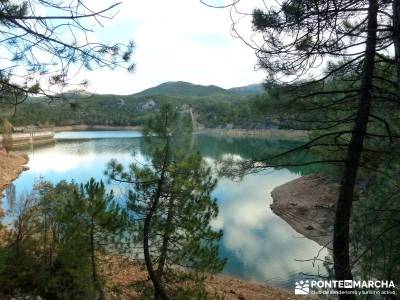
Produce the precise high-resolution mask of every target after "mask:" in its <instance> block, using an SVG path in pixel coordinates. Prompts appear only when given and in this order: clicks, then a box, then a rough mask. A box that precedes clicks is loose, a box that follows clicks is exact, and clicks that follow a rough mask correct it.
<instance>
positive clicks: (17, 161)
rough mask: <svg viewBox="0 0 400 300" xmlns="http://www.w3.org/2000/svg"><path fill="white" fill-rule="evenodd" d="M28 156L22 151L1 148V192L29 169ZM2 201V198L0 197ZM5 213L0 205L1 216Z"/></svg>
mask: <svg viewBox="0 0 400 300" xmlns="http://www.w3.org/2000/svg"><path fill="white" fill-rule="evenodd" d="M28 160H29V159H28V156H27V155H25V154H20V153H15V152H11V153H8V154H7V153H6V152H5V151H4V150H0V194H1V195H2V193H3V191H4V189H5V188H7V186H9V185H10V184H11V182H12V181H13V180H15V179H16V178H17V177H18V176H19V174H21V173H22V172H23V171H25V170H27V167H26V166H25V165H26V163H27V162H28ZM0 201H1V198H0ZM2 215H3V210H2V209H1V207H0V216H2Z"/></svg>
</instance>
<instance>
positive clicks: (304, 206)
mask: <svg viewBox="0 0 400 300" xmlns="http://www.w3.org/2000/svg"><path fill="white" fill-rule="evenodd" d="M338 189H339V184H338V183H336V182H333V181H332V180H330V179H328V178H326V177H320V176H304V177H300V178H298V179H295V180H292V181H290V182H288V183H285V184H283V185H281V186H278V187H276V188H275V189H273V190H272V192H271V196H272V199H273V203H272V204H271V209H272V211H273V212H274V213H275V214H276V215H278V216H279V217H281V218H282V219H284V220H285V221H286V222H287V223H288V224H289V225H290V226H291V227H292V228H293V229H294V230H296V231H297V232H298V233H300V234H302V235H304V236H305V237H307V238H309V239H311V240H313V241H316V242H317V243H318V244H320V245H321V246H326V247H327V248H328V249H332V235H333V224H334V218H335V205H336V200H337V195H338Z"/></svg>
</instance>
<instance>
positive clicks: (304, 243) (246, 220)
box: [3, 131, 328, 289]
mask: <svg viewBox="0 0 400 300" xmlns="http://www.w3.org/2000/svg"><path fill="white" fill-rule="evenodd" d="M193 138H194V142H195V144H196V145H197V147H198V149H199V150H200V153H201V154H202V156H203V158H204V159H205V160H206V161H207V162H208V163H209V164H210V165H213V163H214V162H215V159H216V158H217V157H218V156H221V155H225V154H230V155H235V156H237V157H238V158H255V157H257V156H259V155H262V153H264V152H265V151H268V150H269V149H272V148H277V147H278V148H282V147H288V146H290V143H289V142H282V141H277V140H261V139H248V138H222V137H208V136H201V135H198V136H194V137H193ZM55 139H56V141H55V143H54V144H52V145H48V146H43V147H39V148H35V149H31V150H27V151H26V153H27V154H28V155H29V158H30V160H29V164H28V166H29V168H30V169H29V171H26V172H24V173H22V174H21V176H20V177H19V178H18V179H17V180H15V181H14V184H13V186H12V187H11V189H10V190H8V192H7V193H8V194H9V195H14V196H16V197H14V198H16V199H18V198H19V197H21V196H23V195H24V194H26V193H29V192H30V191H31V190H32V186H33V185H34V184H35V182H37V181H38V180H41V179H43V180H47V181H50V182H53V183H56V182H58V181H60V180H63V179H65V180H67V181H72V180H73V181H75V182H77V183H80V182H86V181H87V180H89V179H90V177H95V178H96V179H103V180H105V181H107V178H106V177H105V175H104V170H105V166H106V164H107V162H109V161H110V160H111V159H113V158H115V159H117V160H118V161H120V162H122V163H123V164H125V165H128V164H129V163H130V162H132V160H133V159H135V160H138V161H145V160H146V153H145V151H144V148H143V139H142V138H141V134H140V132H137V131H82V132H60V133H57V134H56V136H55ZM307 172H312V170H307V169H304V168H303V169H299V168H297V169H292V170H288V169H280V170H273V171H268V172H264V173H263V174H252V175H247V176H245V177H244V178H243V180H242V181H240V182H236V181H232V180H229V179H226V178H220V179H219V181H218V185H217V187H216V189H215V191H214V192H213V194H214V197H216V198H217V199H218V203H219V208H220V209H219V216H218V218H217V219H216V220H214V222H213V226H214V227H215V228H218V229H222V230H223V232H224V236H223V239H222V240H221V243H220V251H221V256H223V257H227V258H228V262H227V265H226V267H225V269H224V271H223V272H224V273H225V274H228V275H232V276H236V277H240V278H245V279H250V280H255V281H259V282H265V283H268V284H272V285H277V286H281V287H287V288H290V289H293V287H294V281H295V280H300V279H304V278H306V277H307V276H308V275H304V274H311V275H316V274H318V273H320V274H321V273H322V274H325V269H324V268H323V266H322V265H321V264H320V263H319V262H317V261H316V262H314V261H307V262H304V261H299V260H308V259H312V258H314V257H315V256H317V255H319V258H321V259H323V258H324V257H325V256H326V255H328V254H327V252H326V250H322V251H321V252H319V251H320V250H321V246H319V245H318V244H317V243H315V242H314V241H311V240H309V239H306V238H305V237H304V236H302V235H300V234H299V233H297V232H296V231H294V230H293V229H292V228H291V227H290V226H289V225H288V224H287V223H286V222H285V221H283V220H282V219H280V218H279V217H278V216H276V215H275V214H274V213H273V212H272V211H271V210H270V208H269V206H270V204H271V203H272V198H271V195H270V193H271V191H272V190H273V188H274V187H276V186H279V185H281V184H283V183H286V182H288V181H290V180H293V179H295V178H298V177H299V176H301V174H306V173H307ZM109 188H112V189H113V190H114V192H115V193H116V195H118V194H119V193H122V188H121V186H120V185H117V184H112V183H111V184H110V185H109ZM12 198H13V197H9V198H8V199H4V201H3V202H4V203H3V205H4V206H5V208H7V207H9V206H10V200H11V199H12Z"/></svg>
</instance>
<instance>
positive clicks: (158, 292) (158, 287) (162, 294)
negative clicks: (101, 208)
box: [143, 138, 169, 300]
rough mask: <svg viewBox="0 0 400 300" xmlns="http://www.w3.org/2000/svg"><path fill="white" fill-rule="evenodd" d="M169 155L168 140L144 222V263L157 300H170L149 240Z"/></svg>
mask: <svg viewBox="0 0 400 300" xmlns="http://www.w3.org/2000/svg"><path fill="white" fill-rule="evenodd" d="M168 155H169V141H168V138H167V145H166V149H165V155H164V159H163V165H162V167H161V174H160V179H159V180H158V183H157V189H156V193H155V196H154V199H153V202H152V205H151V207H150V209H149V211H148V213H147V214H146V217H145V220H144V225H143V253H144V261H145V264H146V268H147V272H148V273H149V276H150V279H151V281H152V282H153V285H154V290H155V292H154V295H155V299H159V298H161V299H163V300H169V297H168V295H167V292H166V291H165V289H164V287H163V285H162V283H161V280H159V278H158V276H157V273H156V271H155V270H154V268H153V262H152V260H151V255H150V248H149V238H150V228H151V221H152V218H153V215H154V213H155V212H156V210H157V207H158V203H159V200H160V197H161V193H162V187H163V185H164V183H165V173H166V169H167V165H168Z"/></svg>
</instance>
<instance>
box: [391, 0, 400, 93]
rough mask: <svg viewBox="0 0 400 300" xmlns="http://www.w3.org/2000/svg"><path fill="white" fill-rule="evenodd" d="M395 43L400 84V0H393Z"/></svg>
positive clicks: (399, 82) (399, 84)
mask: <svg viewBox="0 0 400 300" xmlns="http://www.w3.org/2000/svg"><path fill="white" fill-rule="evenodd" d="M392 8H393V45H394V59H395V64H396V71H397V85H398V86H400V0H393V5H392Z"/></svg>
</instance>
